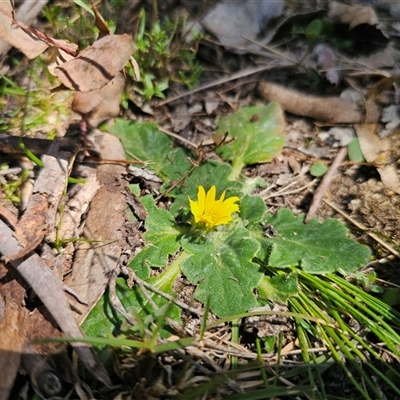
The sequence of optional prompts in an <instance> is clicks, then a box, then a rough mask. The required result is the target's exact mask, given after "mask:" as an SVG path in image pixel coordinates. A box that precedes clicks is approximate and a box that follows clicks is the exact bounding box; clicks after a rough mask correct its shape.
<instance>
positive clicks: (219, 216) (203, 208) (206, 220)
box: [188, 186, 239, 229]
mask: <svg viewBox="0 0 400 400" xmlns="http://www.w3.org/2000/svg"><path fill="white" fill-rule="evenodd" d="M215 194H216V189H215V186H211V189H210V190H209V191H208V192H207V194H206V191H205V190H204V188H203V186H199V187H198V192H197V201H193V200H192V199H191V198H190V197H189V196H188V198H189V203H190V211H191V212H192V214H193V215H194V222H195V223H196V224H197V223H203V224H204V225H205V226H206V228H207V229H211V228H213V227H214V226H217V225H222V224H227V223H229V222H231V221H232V213H234V212H236V211H239V205H238V204H235V203H236V202H237V201H239V197H237V196H233V197H230V198H229V199H226V200H224V199H225V192H223V193H222V195H221V197H220V199H219V200H215Z"/></svg>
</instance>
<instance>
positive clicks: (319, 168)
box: [310, 161, 328, 176]
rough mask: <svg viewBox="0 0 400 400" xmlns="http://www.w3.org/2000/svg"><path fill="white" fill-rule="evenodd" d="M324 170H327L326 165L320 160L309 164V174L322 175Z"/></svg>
mask: <svg viewBox="0 0 400 400" xmlns="http://www.w3.org/2000/svg"><path fill="white" fill-rule="evenodd" d="M326 171H328V167H327V166H326V165H325V164H324V163H323V162H322V161H317V162H316V163H314V164H313V165H311V168H310V174H311V175H312V176H322V175H324V174H325V172H326Z"/></svg>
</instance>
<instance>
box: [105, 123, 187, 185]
mask: <svg viewBox="0 0 400 400" xmlns="http://www.w3.org/2000/svg"><path fill="white" fill-rule="evenodd" d="M110 132H111V133H113V134H114V135H116V136H118V137H119V138H120V139H121V142H122V145H123V147H124V149H125V152H126V154H127V157H128V158H130V159H134V157H136V159H139V160H141V161H147V162H149V164H148V165H147V168H149V169H151V170H152V171H154V172H155V173H156V174H157V175H158V176H159V177H160V178H161V179H163V180H164V181H167V182H168V183H169V182H170V181H173V180H177V179H180V178H181V177H182V176H183V175H185V174H186V173H187V172H188V171H189V170H190V168H191V166H192V164H191V163H190V162H189V160H188V155H187V154H186V152H185V151H184V150H183V149H182V148H175V147H174V146H173V144H174V142H173V140H172V139H171V138H169V137H168V136H167V135H166V134H165V133H162V132H160V131H159V130H158V126H157V124H155V123H152V122H132V121H123V120H117V121H116V123H115V124H114V125H113V126H112V127H110Z"/></svg>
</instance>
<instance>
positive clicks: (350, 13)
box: [328, 1, 378, 29]
mask: <svg viewBox="0 0 400 400" xmlns="http://www.w3.org/2000/svg"><path fill="white" fill-rule="evenodd" d="M328 17H329V18H330V19H332V20H333V21H334V22H339V23H342V24H347V25H349V27H350V29H353V28H355V27H356V26H358V25H361V24H367V25H377V24H378V17H377V16H376V14H375V11H374V9H373V8H371V7H368V6H362V5H358V4H355V5H346V4H341V3H338V2H336V1H332V2H330V4H329V13H328Z"/></svg>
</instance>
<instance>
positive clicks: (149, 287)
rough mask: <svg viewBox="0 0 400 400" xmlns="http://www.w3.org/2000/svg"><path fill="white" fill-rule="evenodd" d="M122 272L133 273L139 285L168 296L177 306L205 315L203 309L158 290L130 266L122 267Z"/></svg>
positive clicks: (129, 274) (128, 274)
mask: <svg viewBox="0 0 400 400" xmlns="http://www.w3.org/2000/svg"><path fill="white" fill-rule="evenodd" d="M122 273H123V274H124V275H127V276H132V275H133V280H134V281H136V282H137V283H138V285H139V286H144V287H146V288H147V289H150V290H151V291H152V292H154V293H156V294H158V295H160V296H162V297H164V298H166V299H167V300H169V301H172V302H174V303H175V304H176V305H177V306H179V307H180V308H182V309H183V310H187V311H189V312H190V313H192V314H196V315H199V316H200V317H201V316H203V312H202V311H199V310H196V309H195V308H193V307H190V306H188V305H187V304H185V303H183V302H182V301H179V300H177V299H176V298H174V297H173V296H170V295H169V294H167V293H164V292H162V291H161V290H158V289H157V288H156V287H154V286H153V285H151V284H150V283H148V282H146V281H144V280H143V279H140V278H139V277H138V276H137V275H136V274H135V273H134V272H133V273H132V272H131V271H130V270H129V269H128V268H122Z"/></svg>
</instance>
